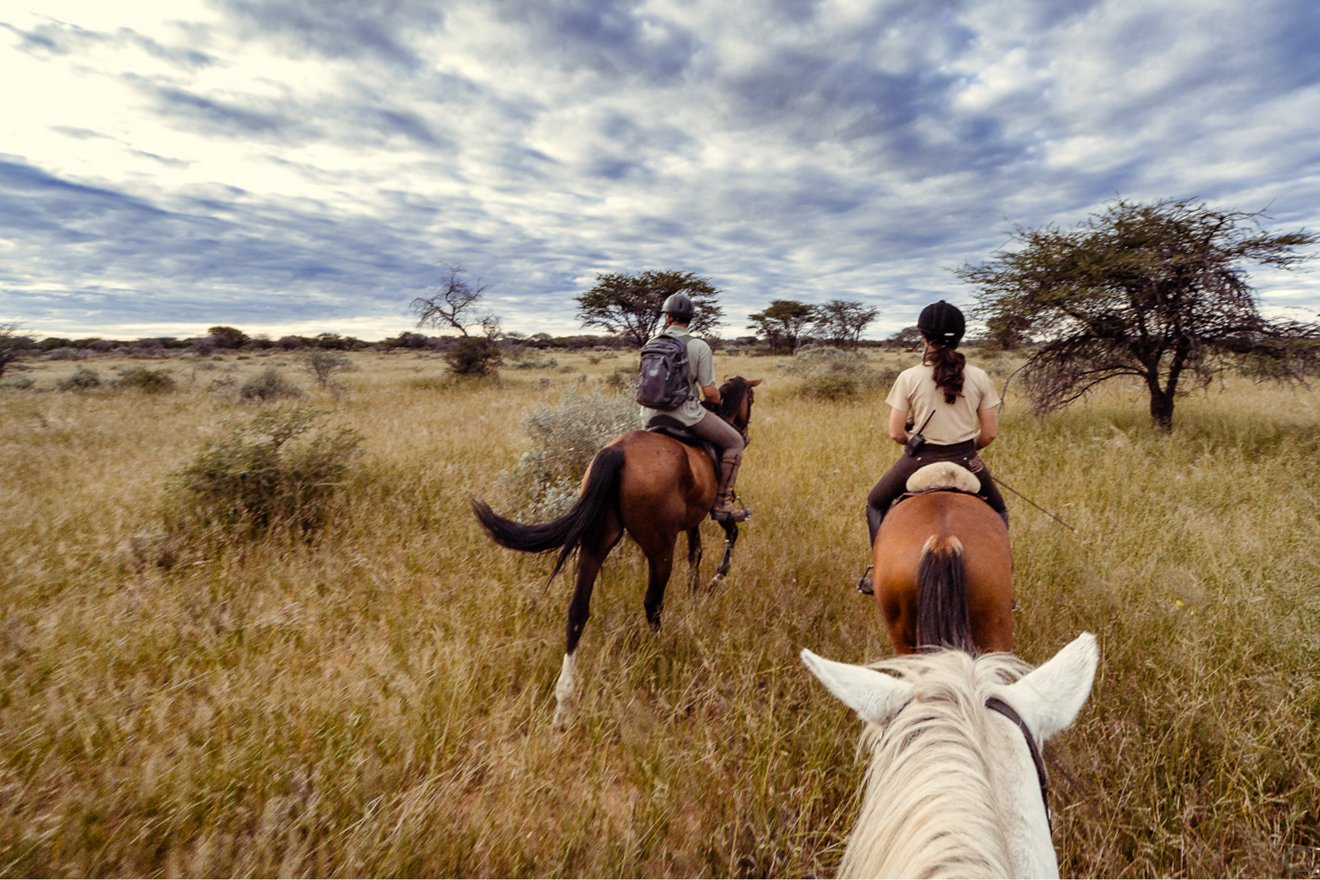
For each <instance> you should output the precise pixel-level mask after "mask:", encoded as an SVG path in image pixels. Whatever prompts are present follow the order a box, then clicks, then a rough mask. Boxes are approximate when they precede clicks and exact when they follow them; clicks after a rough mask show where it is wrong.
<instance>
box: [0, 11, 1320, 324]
mask: <svg viewBox="0 0 1320 880" xmlns="http://www.w3.org/2000/svg"><path fill="white" fill-rule="evenodd" d="M1317 47H1320V3H1315V2H1314V0H1253V2H1251V3H1243V2H1241V0H1224V2H1220V0H1094V2H1088V0H1031V2H1027V0H903V2H894V0H890V2H880V0H709V2H705V0H696V2H684V0H637V2H626V0H618V2H606V0H440V2H435V0H168V2H166V0H115V2H106V0H0V82H3V83H4V86H3V88H0V323H6V322H18V323H19V324H20V327H21V330H22V332H25V333H28V334H29V335H35V336H38V337H43V336H50V335H54V336H104V337H110V338H130V339H131V338H138V337H146V336H176V337H187V336H195V335H202V334H204V333H205V332H206V329H207V328H208V327H211V326H215V325H218V324H224V325H229V326H234V327H238V328H240V329H242V330H244V332H247V333H249V334H250V335H258V334H267V335H269V336H271V337H272V338H278V337H279V336H282V335H286V334H301V335H314V334H317V333H323V332H324V333H340V334H345V335H351V336H356V337H359V338H362V339H367V340H375V339H383V338H386V337H389V336H394V335H397V334H398V333H401V332H404V331H412V330H415V329H417V327H416V314H415V313H414V312H413V311H412V310H411V308H410V304H411V303H412V301H413V300H414V299H415V298H416V297H419V296H426V295H429V294H430V293H434V292H435V287H434V286H435V285H436V284H437V283H438V282H439V281H440V280H441V278H442V277H443V276H444V274H445V270H446V267H450V266H458V267H462V268H463V269H464V270H465V272H466V276H467V277H468V278H469V279H470V280H471V281H472V282H473V283H478V284H480V285H484V287H485V292H484V295H483V299H482V301H483V303H484V305H485V306H486V307H487V308H488V309H489V311H490V312H492V313H494V314H495V315H497V316H498V317H499V318H500V320H501V322H502V325H503V328H504V329H505V330H507V331H514V332H520V333H524V334H529V335H530V334H533V333H540V332H544V333H550V334H552V335H568V334H574V333H581V332H586V331H584V328H583V327H582V325H581V324H580V322H579V321H578V319H577V302H576V297H577V296H579V295H580V294H582V293H585V292H586V291H587V290H589V289H590V288H591V287H592V285H593V284H594V283H595V281H596V278H597V277H598V276H599V275H600V274H602V273H613V272H623V273H638V272H642V271H645V270H648V269H657V270H660V269H673V270H678V271H684V272H693V273H696V274H697V275H699V276H702V277H704V278H706V279H708V280H709V281H710V282H711V283H712V284H713V285H714V286H715V287H716V288H717V289H719V290H720V292H721V293H720V303H721V306H722V307H723V309H724V313H725V318H724V326H723V327H722V328H721V335H723V336H725V337H726V338H729V337H735V336H740V335H745V334H747V333H748V332H750V331H749V330H748V327H747V324H748V319H747V316H748V315H750V314H751V313H753V312H757V311H760V310H762V309H764V308H765V307H766V306H767V305H769V303H770V302H771V301H772V300H775V299H793V300H799V301H802V302H807V303H822V302H825V301H828V300H831V299H844V300H850V301H856V302H861V303H864V304H865V305H867V306H872V307H875V308H876V309H878V311H879V314H878V317H877V318H876V320H875V322H874V323H873V324H872V325H871V327H870V329H869V331H868V334H867V335H868V336H871V337H876V338H883V337H885V336H888V335H890V334H892V333H894V332H897V331H898V330H900V329H902V328H904V327H907V326H910V325H912V324H914V323H915V319H916V315H917V312H918V311H919V310H920V309H921V307H922V306H923V305H925V304H926V303H928V302H931V301H934V300H936V299H941V298H943V299H947V300H949V301H951V302H955V303H958V304H961V305H971V304H972V303H973V299H974V294H975V290H974V289H973V288H972V287H971V286H970V285H968V284H967V283H966V282H964V281H962V280H961V279H959V278H958V277H957V275H956V274H955V270H956V269H957V268H958V267H960V266H962V265H964V264H967V263H980V262H984V261H986V260H988V259H990V258H992V257H993V255H994V254H995V253H996V252H997V251H999V250H1000V249H1002V248H1005V247H1011V246H1012V243H1013V239H1012V236H1013V231H1014V230H1015V229H1017V228H1036V227H1040V226H1044V225H1047V224H1055V225H1057V226H1059V227H1062V228H1072V227H1074V226H1076V225H1077V224H1079V223H1081V222H1083V221H1084V220H1086V218H1087V217H1088V216H1090V215H1093V214H1095V213H1097V212H1099V211H1101V210H1103V208H1104V206H1105V204H1106V203H1108V202H1111V201H1112V200H1113V199H1115V198H1118V197H1122V198H1126V199H1130V200H1137V201H1153V200H1157V199H1193V200H1196V201H1198V202H1201V201H1203V202H1205V203H1207V204H1208V205H1210V206H1211V207H1215V208H1223V209H1229V210H1236V211H1266V212H1267V213H1268V217H1267V219H1265V220H1264V221H1263V222H1264V224H1265V227H1266V228H1267V229H1270V230H1274V231H1279V232H1282V231H1290V230H1295V229H1299V228H1301V229H1306V230H1308V231H1313V232H1314V231H1320V50H1317ZM1317 256H1320V254H1317ZM1311 262H1313V263H1315V264H1316V265H1311V263H1307V264H1304V266H1303V268H1302V269H1301V270H1300V271H1292V272H1286V273H1285V272H1268V271H1263V270H1262V271H1253V272H1252V274H1251V278H1252V281H1253V283H1254V284H1255V285H1256V288H1257V291H1258V293H1259V297H1260V301H1261V303H1262V308H1263V310H1264V311H1265V312H1266V313H1267V314H1271V315H1278V316H1288V317H1293V318H1297V319H1301V320H1313V319H1315V317H1316V313H1317V312H1318V311H1320V259H1317V260H1313V261H1311ZM590 332H599V331H590Z"/></svg>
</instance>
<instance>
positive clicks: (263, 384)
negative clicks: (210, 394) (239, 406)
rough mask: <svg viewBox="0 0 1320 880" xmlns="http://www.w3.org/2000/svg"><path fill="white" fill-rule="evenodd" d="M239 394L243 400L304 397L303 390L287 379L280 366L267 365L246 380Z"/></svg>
mask: <svg viewBox="0 0 1320 880" xmlns="http://www.w3.org/2000/svg"><path fill="white" fill-rule="evenodd" d="M238 396H239V397H240V398H242V399H243V400H286V399H289V398H297V397H302V396H303V391H302V389H301V388H299V387H298V386H297V385H294V384H293V383H292V382H290V381H289V380H288V379H285V378H284V374H283V373H281V372H280V371H279V368H277V367H267V368H266V369H264V370H262V371H261V372H260V373H257V375H255V376H253V377H252V378H251V379H248V380H247V381H246V382H244V383H243V384H242V386H240V388H239V389H238Z"/></svg>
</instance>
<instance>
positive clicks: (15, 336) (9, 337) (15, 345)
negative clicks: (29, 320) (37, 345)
mask: <svg viewBox="0 0 1320 880" xmlns="http://www.w3.org/2000/svg"><path fill="white" fill-rule="evenodd" d="M32 347H34V343H33V342H32V340H31V339H29V338H28V337H26V336H20V335H19V333H18V324H17V323H13V322H10V323H5V324H0V376H3V375H4V374H5V367H7V366H9V365H10V364H11V363H13V362H14V361H16V360H18V358H19V357H20V356H21V355H22V354H23V352H25V351H26V350H27V349H29V348H32Z"/></svg>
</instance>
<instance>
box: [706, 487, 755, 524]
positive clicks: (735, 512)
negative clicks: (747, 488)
mask: <svg viewBox="0 0 1320 880" xmlns="http://www.w3.org/2000/svg"><path fill="white" fill-rule="evenodd" d="M729 494H730V496H731V497H730V498H729V507H728V509H726V510H720V507H719V504H718V503H717V504H716V505H715V507H713V508H711V511H710V518H711V519H713V520H715V522H720V523H724V522H734V523H740V522H746V521H747V520H749V519H751V518H752V509H751V508H750V507H745V506H744V507H742V508H740V509H735V508H734V506H733V502H735V501H737V502H738V503H739V504H742V499H741V498H739V497H738V495H737V493H736V492H731V493H729Z"/></svg>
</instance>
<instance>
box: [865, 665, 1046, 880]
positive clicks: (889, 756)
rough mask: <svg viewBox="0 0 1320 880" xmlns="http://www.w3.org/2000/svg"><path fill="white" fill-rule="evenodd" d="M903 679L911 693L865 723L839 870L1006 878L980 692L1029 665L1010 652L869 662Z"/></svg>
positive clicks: (988, 693) (1007, 867) (1007, 871)
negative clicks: (858, 803) (859, 786)
mask: <svg viewBox="0 0 1320 880" xmlns="http://www.w3.org/2000/svg"><path fill="white" fill-rule="evenodd" d="M872 668H874V669H878V670H881V671H883V672H888V673H891V674H894V675H897V676H899V677H901V678H904V679H906V680H909V681H910V682H911V683H912V684H913V694H912V701H911V702H910V703H909V704H908V705H907V706H905V707H904V708H903V709H902V710H901V711H900V712H899V713H898V714H897V715H896V716H894V718H893V719H892V720H891V721H890V723H889V724H888V725H887V726H885V727H883V728H882V727H880V726H877V725H875V724H868V725H867V727H866V730H865V731H864V732H863V733H862V738H861V741H860V742H859V744H858V750H859V752H864V753H869V755H870V763H869V765H868V767H867V773H866V785H865V794H864V795H863V798H862V807H861V812H860V814H859V815H858V818H857V823H856V825H855V826H854V828H853V833H852V836H851V837H850V838H849V840H848V847H847V851H846V852H845V853H844V856H843V864H842V865H841V866H840V874H841V876H845V877H947V876H960V877H1007V876H1010V875H1011V872H1012V861H1011V859H1010V856H1009V850H1008V842H1007V840H1006V839H1005V836H1004V832H1003V829H1002V827H1001V824H1000V822H999V821H998V816H997V809H998V808H997V807H996V802H995V798H994V793H993V792H992V791H991V788H990V782H989V774H988V764H989V756H988V755H987V753H986V749H985V744H986V742H987V732H988V725H987V723H986V718H987V714H986V711H985V701H986V698H987V697H989V696H991V695H992V694H993V693H994V692H996V691H999V690H1002V688H1003V686H1004V685H1005V684H1007V683H1009V682H1011V681H1014V680H1016V679H1017V678H1019V677H1021V676H1022V675H1023V674H1024V673H1026V672H1027V671H1029V669H1030V667H1029V666H1028V665H1027V664H1026V663H1024V662H1023V661H1021V660H1019V659H1017V658H1016V657H1014V656H1012V655H1009V654H987V655H984V656H981V657H979V658H973V657H971V656H969V655H968V654H964V653H962V652H959V651H946V652H941V653H938V654H914V655H909V656H906V657H895V658H892V659H889V660H885V661H881V662H880V663H876V664H874V665H873V666H872Z"/></svg>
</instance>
